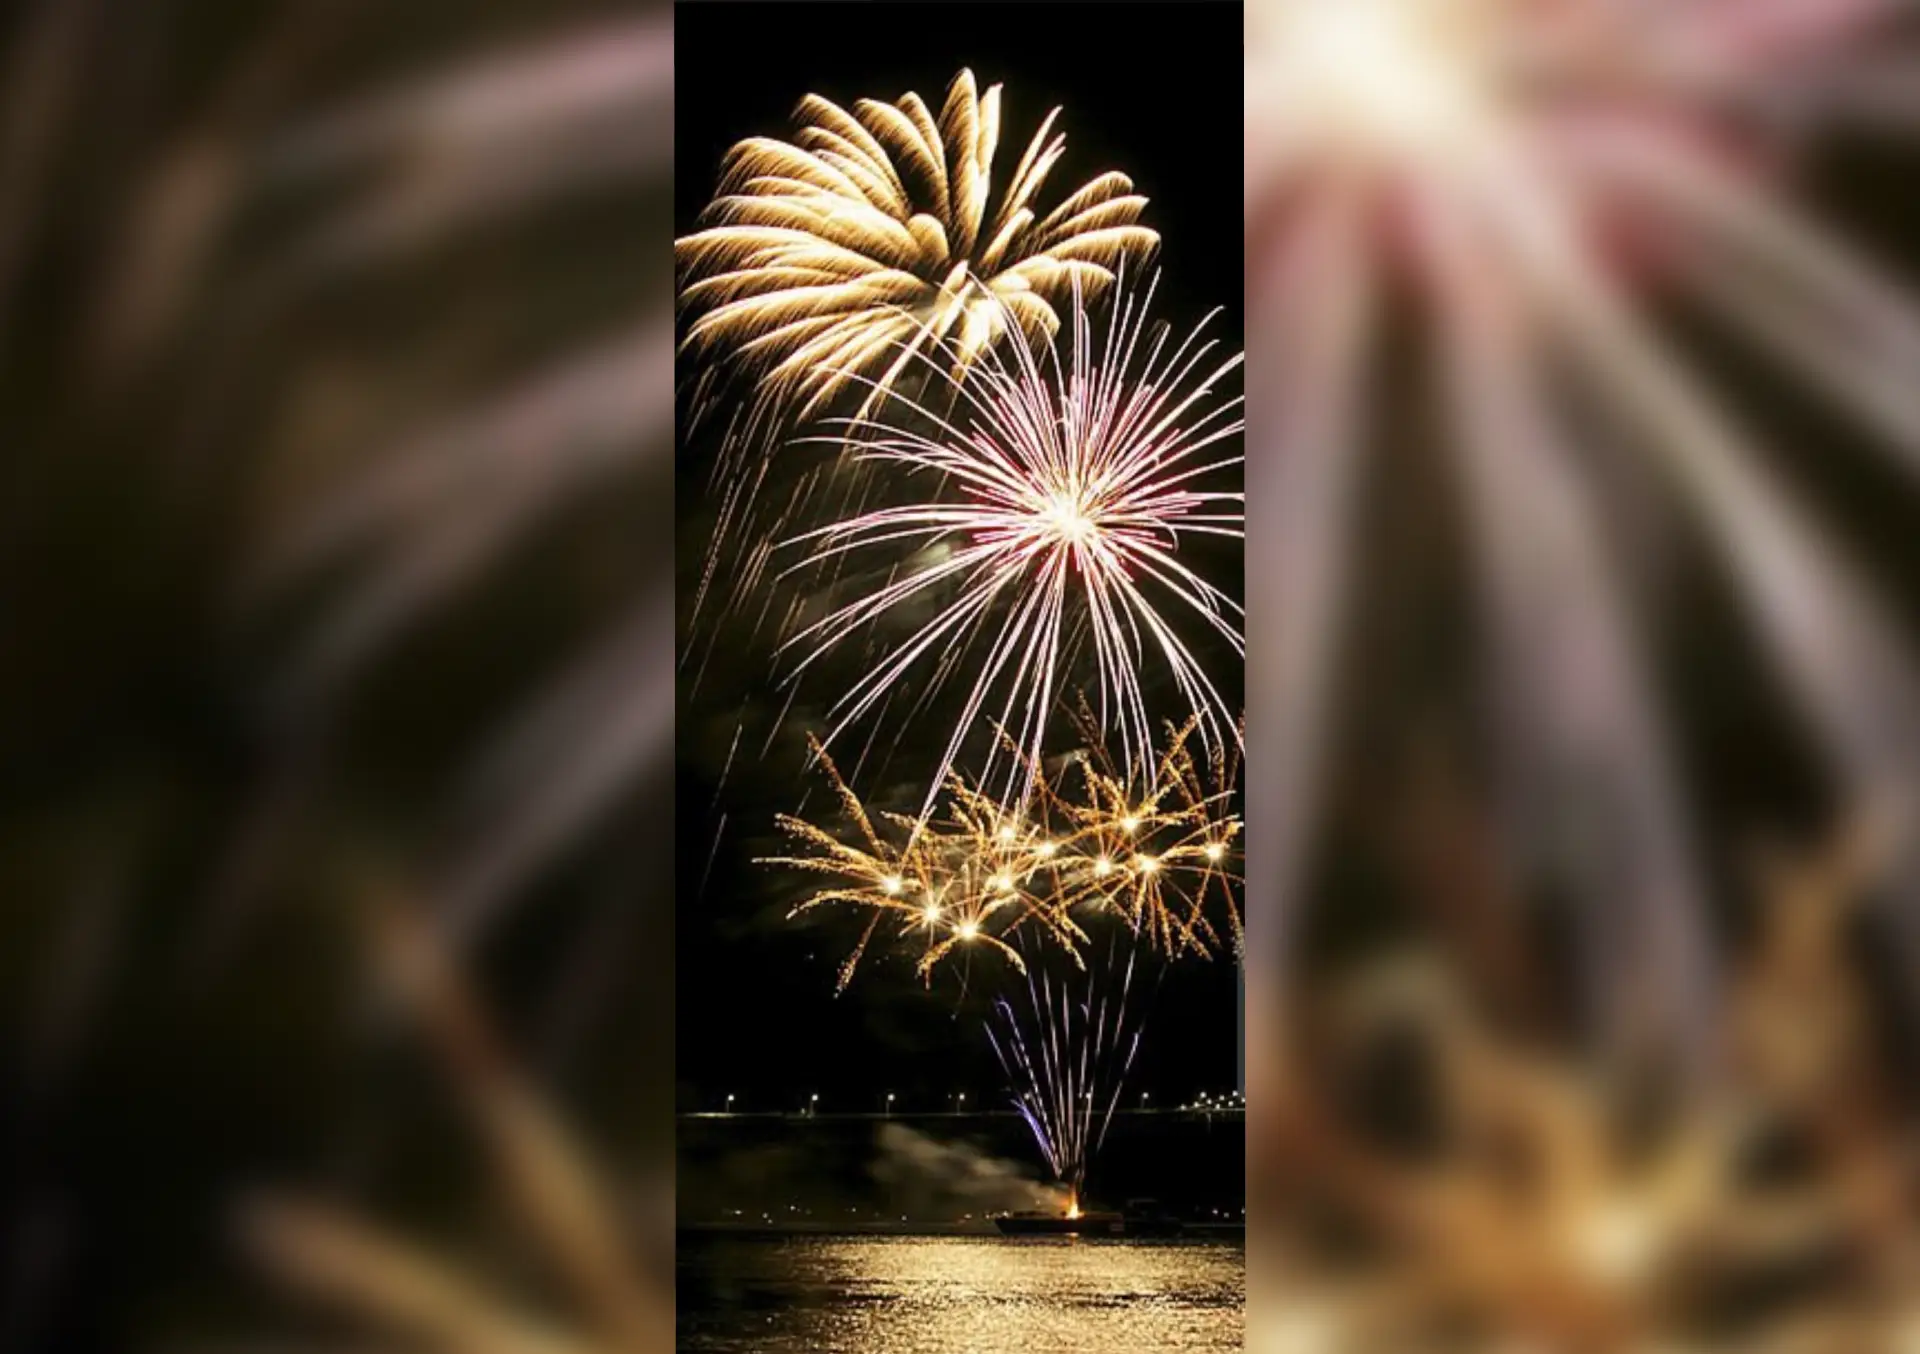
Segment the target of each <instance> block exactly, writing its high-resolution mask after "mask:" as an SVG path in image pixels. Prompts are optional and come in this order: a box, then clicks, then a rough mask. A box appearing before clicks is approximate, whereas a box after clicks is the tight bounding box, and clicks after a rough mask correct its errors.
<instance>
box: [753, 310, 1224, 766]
mask: <svg viewBox="0 0 1920 1354" xmlns="http://www.w3.org/2000/svg"><path fill="white" fill-rule="evenodd" d="M1153 291H1154V288H1153V286H1152V285H1149V286H1147V287H1145V288H1144V289H1142V290H1139V291H1132V290H1127V289H1123V294H1122V296H1121V298H1120V300H1119V302H1118V304H1117V305H1116V307H1115V311H1114V314H1113V316H1112V318H1111V323H1110V324H1108V325H1107V326H1106V327H1105V332H1104V334H1102V335H1099V336H1096V334H1095V332H1094V327H1093V324H1092V321H1091V320H1090V318H1089V316H1088V313H1087V297H1086V295H1085V293H1084V292H1082V291H1080V290H1078V289H1076V290H1075V292H1074V302H1073V307H1072V312H1071V314H1072V326H1071V333H1070V337H1069V339H1068V341H1067V342H1066V343H1065V345H1064V348H1065V351H1064V352H1063V351H1062V346H1063V345H1061V344H1058V343H1051V342H1050V343H1049V344H1047V345H1046V346H1045V347H1044V348H1042V349H1041V350H1039V351H1033V350H1030V349H1029V348H1027V347H1026V346H1024V345H1012V351H1011V353H1010V354H1006V355H1003V354H1002V353H1001V352H999V351H995V352H993V353H990V354H988V355H986V356H985V357H984V358H982V359H981V360H980V361H979V362H978V363H976V364H975V366H974V368H973V370H972V373H971V375H970V376H969V377H968V379H967V380H966V381H965V383H964V384H962V383H960V382H958V381H957V380H952V378H951V377H949V380H950V382H951V384H950V386H949V392H950V394H951V395H952V396H953V401H954V403H953V408H952V410H951V412H950V413H947V414H940V413H935V412H934V411H933V410H932V409H931V408H929V407H928V406H927V405H925V404H921V403H917V402H914V401H911V400H906V399H904V398H902V399H900V400H898V401H896V404H895V407H896V408H899V407H905V408H907V409H909V410H910V411H911V415H912V417H900V416H898V415H892V414H890V415H885V416H882V417H881V418H880V419H878V420H877V421H876V422H875V424H874V425H873V426H872V427H871V428H870V429H869V430H868V431H867V432H866V433H865V435H864V436H863V438H862V440H861V442H860V443H859V446H858V448H857V450H856V451H855V453H854V455H855V458H856V460H857V462H858V463H861V464H865V465H871V466H876V467H882V468H886V469H889V470H892V471H893V472H896V474H897V476H898V479H899V482H900V484H901V485H902V486H903V487H904V488H906V489H907V490H910V491H912V492H913V498H912V499H911V500H910V501H907V502H899V501H894V502H892V503H890V504H888V505H886V506H882V507H877V508H874V509H872V510H871V511H865V512H859V513H856V514H853V515H850V516H847V517H844V518H842V519H841V520H838V521H835V522H833V523H832V524H830V525H828V526H825V527H822V528H819V529H816V530H814V531H810V532H805V533H802V534H800V535H799V536H797V537H795V538H794V539H793V540H792V541H791V542H789V545H790V546H797V547H801V548H804V549H806V550H807V552H808V556H809V558H808V563H807V565H805V566H800V567H816V566H817V565H818V564H819V562H820V561H822V560H825V561H828V562H833V561H837V560H839V559H841V558H843V557H848V556H876V557H881V558H885V559H888V560H893V559H895V558H897V557H898V556H900V555H901V554H902V553H903V552H904V553H906V554H907V556H908V563H907V564H906V565H905V566H904V568H903V569H901V570H900V571H899V572H898V573H897V575H896V576H894V577H893V578H892V579H891V581H889V582H887V583H886V584H885V585H884V586H881V587H877V588H873V589H870V590H868V591H865V592H863V593H862V594H861V595H859V596H858V597H856V598H855V599H854V600H852V601H849V602H846V603H844V604H842V605H838V606H835V607H833V608H832V609H831V610H830V611H829V612H828V613H827V614H826V615H824V616H822V617H820V618H819V619H817V620H815V621H813V622H811V623H809V624H807V625H805V626H803V627H801V628H800V629H799V630H798V631H797V632H796V633H795V634H794V635H792V636H791V637H790V639H789V640H788V642H787V647H788V648H790V649H793V650H795V651H797V652H800V653H801V654H802V655H803V656H802V657H801V659H800V660H799V662H798V664H797V667H796V669H795V671H794V673H793V676H794V677H796V678H797V677H798V676H799V674H800V673H802V672H804V671H805V670H806V669H807V667H808V666H810V665H811V664H813V663H814V662H816V661H817V660H818V659H819V658H820V657H821V656H822V655H824V654H825V653H827V652H829V651H831V650H832V649H834V648H836V647H837V646H840V645H843V644H846V643H848V642H849V641H851V640H853V639H854V638H855V637H856V636H869V635H873V634H875V633H876V627H880V626H882V625H892V626H897V627H898V633H897V637H895V633H894V631H892V630H888V631H884V632H880V634H881V638H882V642H883V644H884V651H883V652H882V653H881V654H880V655H879V656H878V658H877V660H876V661H875V662H874V663H873V664H872V666H871V668H870V670H869V671H868V673H867V675H866V676H865V677H864V678H862V679H861V680H859V681H857V682H855V683H854V684H853V685H852V687H851V688H850V689H849V690H848V691H847V692H846V693H845V694H844V695H843V696H842V697H841V698H840V699H839V700H838V701H837V702H836V703H835V705H834V706H833V708H832V710H831V712H830V717H831V718H832V720H833V721H834V723H833V729H832V731H831V732H830V733H829V734H828V741H831V740H832V738H833V737H834V736H835V735H836V734H838V733H839V732H840V731H841V730H843V729H845V728H846V727H847V726H848V725H849V724H851V723H853V722H854V721H855V720H858V719H860V718H861V717H862V716H864V715H866V714H868V713H869V712H871V711H873V710H874V709H875V707H876V706H878V705H880V704H882V703H883V702H884V701H885V700H887V698H888V697H889V696H890V695H891V694H893V693H894V692H895V691H896V690H898V689H899V688H900V687H901V686H902V685H903V683H905V682H907V681H908V679H909V678H910V677H911V676H912V675H913V674H915V673H918V672H922V671H925V672H927V673H928V674H929V681H928V686H927V688H926V689H927V690H928V691H933V690H938V689H940V687H941V686H942V685H943V684H944V682H945V681H946V680H947V679H948V677H949V676H950V675H951V674H952V673H953V672H955V671H957V670H966V671H969V672H972V673H974V674H975V676H974V679H973V682H972V685H971V686H970V687H969V688H968V690H967V691H966V694H965V698H964V700H963V701H962V702H961V709H960V714H959V717H958V718H957V719H956V720H955V722H954V729H953V733H952V735H951V738H950V739H949V742H948V745H947V747H946V750H945V752H944V754H943V755H942V759H941V761H940V763H939V765H938V767H937V768H936V773H935V776H934V778H933V781H932V782H931V783H932V785H933V786H935V787H938V786H940V785H942V784H944V783H945V780H946V777H947V775H948V773H949V771H951V770H952V768H953V766H954V764H955V762H956V760H957V759H958V758H959V757H960V755H961V753H962V750H963V748H964V747H965V745H966V743H967V741H968V739H969V738H970V737H974V736H976V735H977V734H978V733H979V732H980V730H981V728H982V726H983V725H984V726H989V727H991V728H993V729H1000V730H1010V731H1011V732H1012V739H1011V742H1010V744H1009V746H1011V747H1012V748H1014V749H1016V750H1017V751H1018V752H1019V753H1020V754H1021V755H1020V756H1018V757H1012V758H1008V759H1007V760H1006V763H1005V764H1006V765H1007V766H1008V767H1009V768H1011V769H1013V770H1014V771H1016V772H1017V771H1018V770H1019V769H1020V768H1028V769H1030V768H1032V767H1034V766H1037V764H1038V760H1039V753H1040V749H1041V745H1042V743H1043V741H1044V738H1045V735H1046V731H1047V728H1048V724H1049V720H1050V717H1051V716H1052V715H1053V713H1054V711H1055V707H1056V705H1057V704H1059V703H1060V700H1061V697H1062V694H1063V693H1064V692H1065V691H1067V690H1070V689H1075V688H1077V687H1080V686H1082V685H1083V682H1082V676H1083V675H1084V677H1085V679H1086V681H1087V682H1090V683H1091V685H1092V688H1093V690H1094V692H1095V694H1096V698H1097V699H1096V704H1095V710H1096V717H1097V720H1098V723H1099V726H1100V730H1099V732H1100V734H1101V735H1102V737H1104V735H1105V734H1106V732H1107V731H1108V730H1113V731H1114V732H1116V733H1117V735H1118V739H1119V742H1120V745H1121V760H1122V761H1123V762H1124V763H1126V764H1127V765H1128V767H1129V768H1130V769H1131V768H1137V769H1138V770H1139V771H1140V773H1141V774H1142V775H1144V776H1150V775H1151V774H1152V773H1153V759H1154V746H1153V738H1152V736H1151V735H1152V730H1153V727H1154V725H1153V721H1152V719H1151V718H1150V717H1149V715H1148V710H1147V701H1146V696H1145V693H1144V691H1143V671H1145V670H1149V669H1152V668H1155V667H1157V668H1159V669H1160V670H1162V671H1164V673H1165V674H1166V675H1167V676H1168V677H1170V678H1171V680H1172V682H1173V684H1174V686H1175V687H1176V688H1177V690H1178V693H1179V696H1180V698H1181V699H1182V700H1183V701H1184V702H1185V703H1186V704H1187V706H1188V708H1189V709H1191V710H1192V711H1193V712H1194V713H1195V714H1196V716H1197V717H1198V720H1199V725H1200V728H1201V731H1202V735H1203V737H1207V738H1209V739H1221V738H1225V737H1231V736H1233V727H1234V717H1233V713H1232V710H1231V708H1230V707H1229V705H1228V703H1227V701H1226V699H1225V698H1224V697H1223V696H1222V695H1221V693H1220V691H1219V689H1218V688H1217V687H1216V686H1215V685H1214V682H1213V680H1212V679H1211V678H1210V677H1209V676H1208V675H1207V673H1206V671H1205V670H1204V668H1203V666H1202V664H1201V662H1200V659H1199V658H1198V656H1197V655H1196V653H1195V651H1194V650H1193V649H1192V648H1191V647H1189V644H1188V641H1187V640H1186V639H1185V638H1183V637H1182V635H1181V633H1180V629H1179V628H1178V627H1177V626H1176V624H1175V618H1176V616H1188V617H1191V618H1193V619H1194V620H1196V621H1197V623H1198V626H1199V628H1200V629H1201V630H1202V631H1206V632H1211V633H1212V634H1213V635H1214V636H1215V637H1217V638H1218V639H1219V640H1222V641H1224V642H1225V644H1227V645H1228V646H1230V647H1231V648H1232V650H1233V651H1234V652H1235V653H1236V654H1239V653H1241V652H1242V651H1243V647H1244V646H1243V643H1242V639H1241V635H1240V630H1239V617H1240V607H1239V605H1238V603H1237V602H1236V601H1235V600H1234V599H1233V598H1231V597H1229V596H1228V595H1227V594H1226V593H1224V592H1223V591H1221V590H1220V589H1219V588H1217V587H1215V586H1214V585H1213V584H1211V583H1209V582H1208V581H1207V580H1206V579H1204V578H1202V577H1201V576H1200V575H1199V574H1198V573H1197V572H1195V571H1194V570H1193V569H1192V568H1190V567H1188V565H1187V564H1185V563H1184V562H1183V561H1182V560H1181V558H1180V551H1181V547H1182V545H1183V543H1184V538H1188V537H1196V536H1202V537H1203V536H1218V537H1230V538H1235V539H1237V538H1238V537H1239V536H1240V534H1241V521H1242V503H1243V495H1242V494H1241V493H1240V492H1239V488H1238V479H1237V467H1238V466H1239V464H1240V462H1241V456H1240V452H1239V449H1238V444H1237V442H1236V441H1235V439H1236V438H1237V436H1238V434H1239V432H1240V431H1241V427H1242V424H1241V421H1240V419H1239V409H1240V406H1241V400H1240V398H1239V397H1238V396H1235V397H1233V398H1225V397H1223V396H1221V395H1219V394H1217V393H1216V387H1217V385H1218V384H1219V383H1220V382H1222V381H1223V380H1225V379H1226V378H1227V377H1229V376H1230V375H1232V374H1233V373H1234V372H1236V371H1237V370H1238V368H1239V366H1240V362H1241V358H1240V356H1239V354H1234V355H1232V356H1230V357H1224V358H1223V357H1221V356H1219V355H1218V354H1217V353H1216V351H1215V349H1216V348H1217V346H1218V344H1217V340H1214V339H1211V338H1208V337H1207V336H1206V328H1207V321H1202V323H1201V324H1200V325H1199V326H1198V327H1196V328H1195V329H1194V330H1192V331H1191V332H1189V333H1188V334H1187V335H1186V336H1185V337H1184V338H1181V339H1179V340H1177V341H1176V340H1175V339H1174V337H1173V335H1172V332H1171V331H1170V330H1169V329H1167V328H1166V327H1164V326H1153V327H1151V329H1150V327H1149V325H1148V321H1147V312H1148V307H1149V305H1150V304H1151V301H1152V299H1153ZM1209 319H1211V317H1209ZM929 361H930V359H929ZM1223 481H1224V483H1225V484H1226V485H1228V486H1230V487H1219V486H1221V485H1222V484H1223ZM923 608H930V610H931V614H930V616H927V617H926V618H925V619H921V618H920V612H921V611H922V610H923ZM1089 660H1090V661H1089ZM1083 664H1086V665H1087V670H1086V671H1085V672H1084V674H1083V671H1082V665H1083ZM1004 741H1005V740H1002V739H999V738H995V739H994V740H993V742H992V743H991V744H990V746H989V747H988V750H987V752H986V756H987V758H988V765H987V766H986V767H985V769H983V770H982V772H981V776H980V778H981V779H982V780H983V781H984V780H987V779H989V778H990V777H991V774H992V771H993V759H994V757H995V755H996V753H997V752H999V751H1000V750H1001V745H1002V743H1003V742H1004ZM997 788H998V789H1000V790H1001V791H1002V792H1003V793H1005V794H1006V795H1007V797H1008V798H1009V799H1010V800H1012V801H1015V802H1018V801H1019V800H1021V799H1023V798H1024V797H1025V795H1026V793H1027V792H1028V791H1029V790H1030V789H1031V785H1030V783H1022V782H1021V779H1020V777H1019V776H1018V775H1017V774H1015V775H1012V776H1009V778H1008V779H1007V781H1006V782H1005V783H1004V784H1003V785H1000V786H998V787H997ZM930 800H931V796H930Z"/></svg>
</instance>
